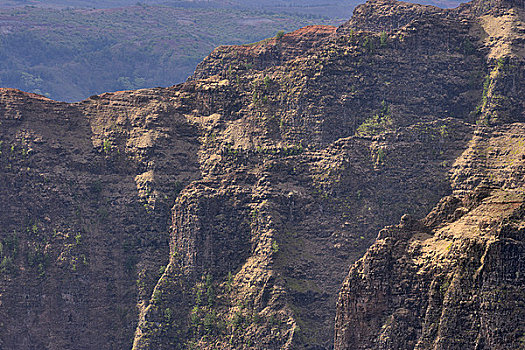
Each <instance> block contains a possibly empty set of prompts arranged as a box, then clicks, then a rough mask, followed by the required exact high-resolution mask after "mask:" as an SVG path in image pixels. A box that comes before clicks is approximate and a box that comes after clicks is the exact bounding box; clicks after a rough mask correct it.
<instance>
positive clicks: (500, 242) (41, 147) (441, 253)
mask: <svg viewBox="0 0 525 350" xmlns="http://www.w3.org/2000/svg"><path fill="white" fill-rule="evenodd" d="M491 4H492V5H494V6H488V5H487V4H486V3H485V2H482V1H478V2H473V3H470V4H467V5H463V6H462V7H460V8H458V9H453V10H441V9H437V8H432V7H426V6H420V5H412V4H410V5H408V4H405V3H400V2H393V1H371V2H368V3H367V4H365V5H362V6H361V7H358V8H357V9H356V11H355V14H354V17H353V18H352V19H351V20H350V21H349V22H348V23H346V24H344V25H343V26H341V27H340V28H337V29H336V28H333V27H326V26H319V27H307V28H305V29H302V30H299V31H296V32H292V33H288V34H285V35H283V36H278V37H275V38H272V39H269V40H266V41H263V42H260V43H256V44H253V45H249V46H233V47H220V48H218V49H217V50H215V51H214V52H213V53H212V54H211V55H210V56H209V57H208V58H207V59H205V60H204V61H203V63H201V65H199V67H198V68H197V70H196V72H195V75H194V76H193V78H192V79H190V80H189V81H188V82H186V83H184V84H181V85H177V86H173V87H170V88H158V89H146V90H137V91H128V92H117V93H107V94H103V95H100V96H92V97H91V98H90V99H88V100H85V101H82V102H80V103H75V104H66V103H58V102H54V101H51V100H48V99H45V98H42V97H39V96H36V95H31V94H26V93H22V92H19V91H15V90H9V89H1V90H0V115H1V116H2V119H1V122H2V125H1V135H0V137H1V141H2V143H1V144H0V145H1V151H2V153H1V154H0V164H1V169H2V171H1V172H0V176H1V177H2V181H1V182H0V186H2V191H1V192H0V195H1V196H2V201H3V202H4V203H7V207H6V210H3V211H2V212H1V213H0V218H1V221H2V223H3V225H2V228H1V231H0V238H1V240H2V241H1V242H2V245H1V246H0V247H1V248H2V249H1V250H0V253H1V257H0V261H1V264H2V265H1V268H2V270H1V273H2V274H1V279H0V315H1V316H2V317H1V319H2V320H3V321H1V323H0V329H1V330H2V332H1V334H2V336H0V347H5V348H13V347H14V346H15V344H16V346H17V347H18V348H21V349H30V348H34V347H41V348H49V349H53V348H56V349H59V348H60V349H68V348H81V349H84V348H85V349H91V348H100V349H113V348H115V349H120V348H126V347H127V348H129V347H133V348H134V349H153V348H154V349H185V348H199V349H249V348H250V349H251V348H253V349H280V348H282V349H296V348H297V349H330V348H332V346H333V334H334V324H333V323H334V322H333V320H334V317H335V315H336V308H335V307H334V306H335V305H336V301H337V298H338V296H339V302H338V307H337V322H336V325H335V334H336V338H335V339H336V341H335V347H336V348H340V349H343V348H392V349H394V348H399V347H401V348H414V347H418V348H431V347H433V346H434V347H437V348H454V346H466V345H465V344H472V343H468V341H469V339H470V340H472V339H474V341H475V342H477V344H486V345H485V346H487V347H488V348H490V346H496V347H497V346H500V345H501V346H502V347H503V346H505V345H509V346H515V345H516V344H519V341H521V340H520V338H519V337H520V335H519V332H520V329H522V328H519V327H518V328H517V329H516V330H515V331H514V330H513V329H512V328H511V327H510V326H508V325H509V323H506V322H515V323H517V324H518V325H519V324H520V323H519V320H521V319H522V317H521V316H520V314H519V312H515V313H509V312H507V311H505V312H503V311H502V312H499V311H498V310H499V309H498V307H497V305H496V304H494V303H491V302H490V301H492V300H493V299H494V298H497V297H499V294H495V293H494V288H495V287H498V288H499V287H501V288H505V290H509V291H510V292H509V293H507V294H505V295H506V296H505V300H504V302H503V303H502V305H504V306H503V308H504V309H505V310H511V309H510V305H515V304H512V303H519V300H520V299H519V298H520V294H519V293H520V284H519V281H520V280H519V278H521V277H519V276H518V277H516V278H517V279H514V280H512V281H510V280H509V282H505V283H503V282H502V279H501V274H502V272H501V271H505V273H507V272H508V273H509V274H512V273H514V274H515V275H516V272H519V271H521V269H522V267H523V265H522V264H521V263H520V262H519V261H521V260H519V259H520V258H519V257H520V256H522V253H521V251H520V250H519V249H521V248H519V247H520V245H519V244H522V243H519V242H520V240H521V242H522V239H523V237H521V236H522V235H521V236H520V234H519V232H521V231H520V229H519V227H520V226H519V225H520V224H519V223H520V215H521V214H520V213H521V209H520V208H521V204H520V203H521V201H522V199H521V198H522V193H521V190H520V189H521V188H522V186H523V168H522V164H523V158H520V156H521V153H519V151H518V152H515V153H513V152H514V150H515V149H518V150H520V149H522V145H521V144H520V145H518V144H516V143H515V142H522V141H521V136H522V135H523V133H522V132H523V130H522V129H523V126H522V124H521V123H522V122H523V121H524V109H523V101H525V99H524V98H523V97H524V96H523V95H524V91H523V88H522V86H523V71H524V70H523V54H522V53H523V43H524V41H523V7H522V6H521V4H520V3H519V2H518V3H512V2H499V3H496V2H491ZM487 7H490V9H487ZM411 14H412V15H411ZM394 19H395V20H394ZM394 22H395V24H393V23H394ZM498 25H499V26H502V27H503V28H504V30H499V29H498ZM520 135H521V136H520ZM493 144H497V145H498V146H493ZM515 145H518V146H515ZM442 198H445V199H442ZM440 200H441V201H440ZM436 205H437V206H436ZM432 208H435V209H434V210H433V211H432V212H431V214H429V215H428V216H427V217H426V219H424V220H419V221H418V220H417V219H420V218H423V217H425V215H427V213H429V212H430V211H431V210H432ZM405 213H408V214H410V215H411V216H412V217H413V218H415V219H412V218H410V217H408V216H404V217H403V220H402V223H401V224H400V226H396V227H390V228H387V229H385V230H383V231H381V233H380V236H379V238H378V240H377V242H376V243H374V245H372V247H371V248H370V250H369V251H368V252H367V253H366V255H365V257H364V258H363V259H361V260H359V261H358V262H357V263H356V265H355V266H354V267H353V268H352V270H351V272H350V275H349V276H348V277H347V279H346V280H345V282H344V284H343V289H342V291H341V293H340V294H339V292H340V290H341V281H342V280H343V279H344V277H345V275H346V271H347V268H348V266H350V265H351V264H353V262H355V261H356V260H357V259H359V258H360V257H361V256H362V255H363V253H364V252H365V251H366V249H367V248H368V247H369V246H370V244H372V243H373V241H374V239H375V236H376V234H377V232H378V231H379V230H380V229H381V228H382V227H384V226H386V225H392V224H394V223H396V222H398V221H399V218H400V217H401V216H402V215H403V214H405ZM486 222H489V224H486ZM500 223H501V224H500ZM476 225H477V226H476ZM487 225H488V226H487ZM498 225H499V226H498ZM452 226H453V227H452ZM472 227H481V229H480V230H482V232H483V234H479V235H478V234H476V233H475V232H476V231H475V230H473V229H471V228H472ZM504 227H505V228H504ZM462 232H472V233H469V234H468V235H467V236H468V237H463V235H464V234H463V233H462ZM480 232H481V231H480ZM516 232H518V233H516ZM478 236H479V237H478ZM414 237H417V238H414ZM520 237H521V238H520ZM450 242H453V245H452V246H450V247H449V244H450ZM509 242H510V243H509ZM516 242H517V243H516ZM489 243H490V244H489ZM493 243H494V244H493ZM507 243H508V244H507ZM509 244H510V245H509ZM443 247H445V248H443ZM473 247H474V248H473ZM472 249H473V250H472ZM498 249H499V250H498ZM471 250H472V253H471ZM484 251H489V252H490V254H488V255H486V256H487V259H486V260H485V258H483V263H481V265H483V266H485V269H486V270H487V272H486V273H477V274H476V277H475V278H474V277H473V275H472V272H473V271H474V272H475V271H477V270H476V269H478V268H479V267H480V266H481V265H480V263H479V261H481V260H480V259H481V257H482V256H484V255H483V254H481V255H480V253H479V252H484ZM498 251H501V252H503V251H505V252H508V254H509V255H501V254H500V255H498V254H499V253H498ZM476 254H477V255H476ZM502 254H503V253H502ZM505 254H507V253H505ZM466 256H467V257H472V259H473V261H478V263H474V262H473V263H472V264H471V265H468V264H466V263H465V264H466V265H465V264H463V263H458V262H457V261H458V259H460V260H461V259H463V258H464V257H466ZM502 257H505V259H511V260H512V259H514V260H513V261H515V262H516V263H515V264H513V265H512V266H514V267H512V269H510V267H509V270H508V271H507V270H506V269H507V268H506V267H505V266H506V265H504V264H501V263H498V261H501V259H500V258H502ZM489 258H490V259H489ZM476 259H478V260H476ZM498 259H500V260H498ZM467 260H468V259H467ZM489 260H490V261H489ZM461 261H463V260H461ZM476 264H477V265H476ZM520 264H521V265H520ZM509 266H510V265H509ZM390 267H393V268H394V270H391V269H390ZM474 267H475V268H474ZM385 269H386V270H385ZM473 269H474V270H473ZM392 271H393V272H392ZM410 272H414V273H410ZM455 274H456V275H455ZM454 276H456V277H454ZM505 276H506V275H505ZM509 276H510V275H509ZM520 276H521V275H520ZM454 278H455V279H454ZM473 278H474V280H473ZM509 278H510V277H509ZM387 281H388V282H387ZM443 281H448V282H449V285H448V286H447V285H446V284H445V285H446V286H447V288H442V289H443V293H441V289H439V288H440V286H442V285H443V283H445V282H443ZM505 281H506V279H505ZM440 283H441V284H440ZM464 286H469V289H468V291H467V292H463V294H461V293H460V292H461V291H462V290H463V289H465V288H463V287H464ZM473 286H475V288H474V287H473ZM448 287H450V288H448ZM470 287H472V288H470ZM436 288H437V289H436ZM476 288H478V289H476ZM479 288H481V289H482V290H483V291H484V292H483V293H477V292H476V291H478V290H481V289H479ZM436 290H439V293H441V294H439V293H438V292H437V291H436ZM449 290H450V292H449ZM454 290H455V291H456V292H453V291H454ZM378 291H380V293H379V292H378ZM429 291H433V292H432V293H430V292H429ZM402 292H404V293H406V295H410V296H411V298H407V297H406V295H404V294H402ZM429 293H430V294H429ZM454 293H455V294H454ZM465 293H466V294H465ZM469 293H470V294H469ZM438 294H439V295H438ZM467 294H468V295H469V298H471V299H475V298H474V297H476V298H477V299H476V301H475V302H471V303H470V304H469V303H462V302H460V301H462V300H464V299H466V298H467V296H466V295H467ZM427 295H432V299H431V300H430V299H429V298H427ZM479 295H481V297H479ZM429 300H430V301H429ZM469 300H470V299H469ZM498 305H499V304H498ZM457 308H459V309H460V311H461V312H457V313H455V314H454V312H453V311H452V310H456V309H457ZM355 310H357V311H358V312H354V311H355ZM447 312H448V313H447ZM471 314H472V315H481V314H483V316H479V317H477V318H476V317H474V318H472V319H471V320H470V322H465V321H464V320H463V319H461V321H460V320H459V317H463V316H462V315H466V316H465V317H467V318H468V317H470V316H469V315H471ZM509 315H510V316H511V317H509ZM388 320H390V321H388ZM387 321H388V322H387ZM423 321H424V322H423ZM447 322H448V323H447ZM488 322H496V323H497V324H499V325H501V326H499V327H498V328H497V332H496V333H494V334H493V333H491V332H494V331H493V330H491V329H490V327H489V326H487V324H488ZM460 323H461V324H462V326H463V328H462V329H461V330H460V331H457V329H456V328H457V327H456V328H455V327H454V324H460ZM21 325H23V326H21ZM480 327H484V329H485V330H486V331H484V333H483V332H481V331H479V329H480ZM509 332H510V333H512V334H513V335H508V333H509ZM463 333H464V334H465V335H466V334H468V337H467V336H464V337H463V338H464V339H465V340H464V341H463V344H461V342H460V341H459V340H458V341H457V342H451V339H452V336H456V337H457V338H458V339H459V338H460V337H462V335H463ZM469 337H470V338H469ZM436 344H437V345H436ZM448 344H452V345H448ZM447 346H451V347H447ZM479 346H481V345H479ZM479 346H478V348H479Z"/></svg>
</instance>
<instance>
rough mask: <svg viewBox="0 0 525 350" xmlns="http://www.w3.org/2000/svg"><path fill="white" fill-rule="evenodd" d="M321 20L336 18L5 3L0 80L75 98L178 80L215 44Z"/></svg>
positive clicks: (1, 19)
mask: <svg viewBox="0 0 525 350" xmlns="http://www.w3.org/2000/svg"><path fill="white" fill-rule="evenodd" d="M51 3H53V2H51ZM57 3H58V2H57ZM319 23H321V24H337V23H339V22H338V21H337V20H334V19H328V18H326V17H319V16H312V15H298V14H273V13H268V12H260V11H253V10H250V11H249V10H240V9H235V10H231V9H221V8H208V9H204V8H194V9H191V8H181V7H171V6H146V5H140V6H139V5H137V6H131V7H126V8H111V9H65V8H64V9H57V8H38V7H31V6H25V7H18V8H6V9H2V10H0V35H1V36H0V87H12V88H19V89H22V90H25V91H30V92H35V93H38V94H43V95H45V96H48V97H51V98H53V99H57V100H63V101H76V100H81V99H84V98H86V97H88V96H90V95H93V94H96V93H101V92H103V91H115V90H125V89H137V88H142V87H152V86H169V85H173V84H175V83H179V82H182V81H184V80H185V79H186V78H187V77H188V75H190V74H191V73H192V72H193V70H194V68H195V66H196V65H197V63H198V62H200V61H201V60H202V59H203V58H204V57H205V56H206V55H207V54H209V53H210V52H211V50H213V49H214V48H215V47H217V46H219V45H221V44H240V43H249V42H254V41H258V40H260V39H262V38H265V37H269V36H274V35H276V33H277V32H278V31H280V30H283V31H291V30H294V29H297V28H300V27H303V26H305V25H309V24H319Z"/></svg>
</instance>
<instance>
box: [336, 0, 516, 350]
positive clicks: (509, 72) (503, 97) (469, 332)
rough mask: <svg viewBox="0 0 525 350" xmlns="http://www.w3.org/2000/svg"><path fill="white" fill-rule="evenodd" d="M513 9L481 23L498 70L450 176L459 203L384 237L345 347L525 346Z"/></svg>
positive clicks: (353, 285)
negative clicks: (471, 136)
mask: <svg viewBox="0 0 525 350" xmlns="http://www.w3.org/2000/svg"><path fill="white" fill-rule="evenodd" d="M512 5H513V4H512V3H503V4H500V5H499V6H497V7H493V8H492V9H491V10H490V11H488V12H486V13H484V14H483V15H482V16H480V17H478V19H477V21H478V23H479V25H480V29H481V30H483V32H485V33H486V34H484V36H482V39H483V41H484V46H485V50H486V52H487V58H488V60H489V62H492V69H491V70H490V73H489V74H487V76H486V78H485V83H484V91H483V96H482V100H481V102H480V104H479V105H478V107H477V109H476V111H475V114H476V115H478V121H479V122H478V127H477V128H476V132H475V134H474V137H473V138H472V140H471V141H470V142H469V145H468V148H467V149H466V150H465V152H464V153H463V154H462V155H461V157H459V158H458V159H457V160H456V162H455V164H454V166H453V168H452V170H451V173H450V175H451V178H450V179H451V184H452V189H453V194H452V195H451V196H448V197H445V198H443V199H442V200H441V201H440V203H439V204H438V205H437V206H436V207H435V208H434V209H433V210H432V212H431V213H430V214H429V215H428V216H427V217H426V218H425V219H424V220H419V221H418V220H414V219H412V218H410V217H408V216H406V217H405V216H404V217H403V218H402V220H401V223H400V224H399V225H397V226H390V227H387V228H386V229H384V230H382V231H380V233H379V236H378V238H377V240H376V242H375V243H374V244H373V246H372V247H371V248H370V249H369V250H368V252H367V253H366V254H365V256H364V257H363V258H362V259H360V260H359V261H358V262H357V263H356V264H355V265H354V266H353V267H352V268H351V270H350V273H349V275H348V277H347V278H346V279H345V282H344V284H343V288H342V291H341V293H340V297H339V301H338V305H337V318H336V332H335V348H336V349H400V348H403V349H459V348H461V349H522V348H523V347H524V346H525V338H524V337H523V335H524V334H525V321H524V320H525V314H524V313H523V310H524V309H525V308H524V306H525V294H524V289H523V286H524V280H523V273H524V272H525V264H524V257H525V251H524V244H525V236H524V235H523V232H524V231H523V227H524V216H523V208H524V204H525V202H524V196H523V195H524V188H525V187H524V186H525V171H524V160H525V148H524V146H525V140H524V135H525V132H524V131H525V129H524V128H525V124H523V122H524V121H525V109H524V105H523V101H524V97H525V89H523V86H525V85H524V82H525V81H524V75H523V71H524V53H525V51H524V50H523V48H524V43H525V31H524V24H523V20H524V18H525V17H524V10H523V4H520V3H515V5H521V7H512ZM482 8H484V6H483V4H479V3H478V4H474V6H472V10H474V11H473V12H475V13H477V14H478V15H479V11H480V9H482ZM460 10H463V11H465V8H461V9H460ZM498 124H499V125H498Z"/></svg>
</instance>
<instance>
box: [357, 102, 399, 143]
mask: <svg viewBox="0 0 525 350" xmlns="http://www.w3.org/2000/svg"><path fill="white" fill-rule="evenodd" d="M391 117H392V114H391V112H390V108H389V107H388V105H387V104H386V102H385V101H383V102H381V108H380V109H379V111H377V112H376V113H375V114H374V115H373V116H371V117H370V118H368V119H366V120H365V122H364V123H363V124H361V125H360V126H359V127H358V128H357V131H356V134H357V135H359V136H374V135H379V134H381V133H383V132H385V131H387V130H389V129H391V128H392V127H393V121H392V118H391Z"/></svg>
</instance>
